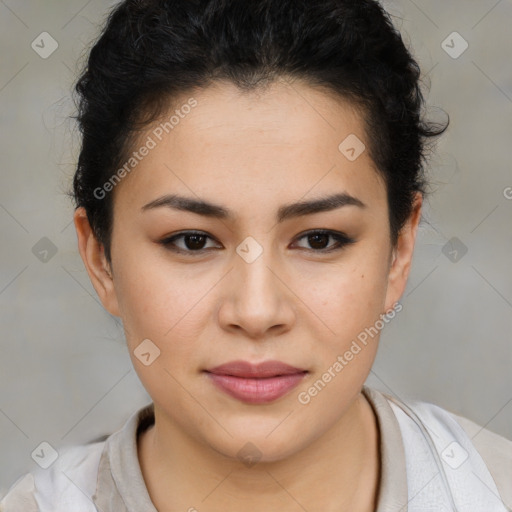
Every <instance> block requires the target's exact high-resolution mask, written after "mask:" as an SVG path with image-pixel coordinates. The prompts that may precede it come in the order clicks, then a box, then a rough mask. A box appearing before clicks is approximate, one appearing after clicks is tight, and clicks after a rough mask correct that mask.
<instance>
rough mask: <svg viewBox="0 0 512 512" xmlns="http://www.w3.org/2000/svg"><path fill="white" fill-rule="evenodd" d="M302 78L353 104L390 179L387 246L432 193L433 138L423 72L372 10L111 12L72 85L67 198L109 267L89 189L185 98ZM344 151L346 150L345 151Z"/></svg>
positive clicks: (151, 2) (261, 0)
mask: <svg viewBox="0 0 512 512" xmlns="http://www.w3.org/2000/svg"><path fill="white" fill-rule="evenodd" d="M280 78H286V79H288V80H290V81H292V80H300V81H302V82H305V83H307V84H309V85H311V86H312V87H320V88H322V89H324V88H325V90H326V91H328V92H331V93H332V94H334V95H338V96H339V97H340V98H343V99H346V100H348V101H350V102H351V103H352V104H353V105H354V106H356V107H357V108H359V109H360V112H361V113H362V115H363V117H364V121H365V128H366V134H365V135H366V139H367V142H368V144H367V146H369V147H368V151H369V155H370V157H371V158H372V160H373V162H374V163H375V165H376V168H377V170H378V172H379V173H380V174H381V176H382V177H383V179H384V182H385V184H386V190H387V198H388V205H389V223H390V233H391V242H392V244H393V245H395V244H396V241H397V239H398V234H399V232H400V229H401V228H402V227H403V225H404V223H405V221H406V220H407V218H408V217H409V215H410V213H411V211H412V206H413V199H414V194H415V192H416V191H420V192H422V193H423V194H425V193H426V185H427V182H426V179H425V172H424V167H425V160H426V158H425V156H426V151H427V148H428V147H429V145H428V144H427V142H428V140H429V138H431V137H434V136H436V135H439V134H440V133H442V132H443V131H444V130H445V129H446V126H440V125H438V124H435V123H432V122H428V121H425V120H424V119H423V117H422V116H423V114H422V111H423V106H424V98H423V96H422V92H421V88H420V69H419V66H418V64H417V62H416V61H415V60H414V58H413V57H412V56H411V54H410V52H409V51H408V49H407V48H406V46H405V45H404V43H403V40H402V37H401V35H400V33H399V32H398V31H397V30H396V29H395V28H394V26H393V24H392V21H391V18H390V16H389V15H388V14H387V13H386V11H385V10H384V9H383V8H382V7H381V5H380V4H379V3H378V2H377V1H375V0H124V1H122V2H120V3H119V4H117V5H116V6H114V8H113V9H112V11H111V12H110V13H109V15H108V17H107V19H106V22H105V24H104V27H103V28H102V30H101V33H100V35H99V37H98V39H97V41H96V42H95V43H94V45H93V46H92V48H91V50H90V53H89V55H88V59H87V62H86V65H85V68H84V70H83V72H82V74H81V76H79V78H78V80H77V83H76V85H75V92H76V93H78V101H77V110H78V114H77V116H76V119H77V120H78V125H79V128H80V132H81V136H82V139H81V151H80V155H79V159H78V165H77V169H76V172H75V176H74V180H73V191H72V192H71V195H72V196H73V197H74V199H75V204H76V207H79V206H83V207H85V210H86V212H87V217H88V220H89V223H90V224H91V226H92V229H93V232H94V234H95V236H96V238H97V239H98V241H100V242H101V243H102V244H103V246H104V249H105V254H106V257H107V259H108V261H109V262H110V258H111V255H110V240H111V234H112V224H113V211H112V210H113V205H112V194H111V193H110V194H107V195H106V196H105V197H101V198H99V197H98V194H95V193H94V191H95V190H97V189H98V187H101V186H102V185H103V184H104V183H105V182H107V181H108V180H109V179H110V178H111V177H112V175H113V174H114V173H115V172H116V170H117V169H118V167H119V166H121V165H122V164H123V162H124V161H125V160H126V157H127V155H128V154H129V152H130V148H131V146H132V145H133V141H134V140H135V136H136V134H137V133H140V131H141V130H142V129H143V128H144V127H145V126H148V125H149V124H151V123H152V122H154V121H155V120H157V119H159V118H160V117H161V116H162V115H165V114H166V113H167V112H168V111H169V110H170V109H171V104H172V102H173V99H175V98H176V97H177V96H178V95H180V96H181V95H183V94H187V93H192V92H193V91H194V90H198V89H201V88H206V87H207V86H208V85H210V84H212V82H214V81H217V80H228V81H230V82H231V83H233V84H235V85H236V86H237V87H239V88H240V89H241V90H247V91H250V90H254V89H261V88H265V87H266V86H268V85H270V84H272V83H273V82H274V81H275V80H276V79H280ZM340 142H341V141H340Z"/></svg>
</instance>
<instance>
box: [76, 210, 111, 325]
mask: <svg viewBox="0 0 512 512" xmlns="http://www.w3.org/2000/svg"><path fill="white" fill-rule="evenodd" d="M73 220H74V223H75V229H76V234H77V238H78V250H79V251H80V256H81V257H82V261H83V262H84V265H85V269H86V270H87V273H88V274H89V279H90V280H91V283H92V285H93V287H94V289H95V290H96V293H97V294H98V297H99V299H100V300H101V303H102V304H103V307H104V308H105V309H106V310H107V311H108V312H109V313H110V314H112V315H114V316H118V317H119V316H120V314H119V305H118V301H117V296H116V292H115V287H114V280H113V275H112V270H111V268H110V265H109V263H108V261H107V258H106V256H105V252H104V248H103V245H102V244H101V243H100V242H99V241H98V240H97V239H96V237H95V235H94V232H93V230H92V227H91V225H90V224H89V220H88V218H87V214H86V211H85V209H84V208H82V207H79V208H77V209H76V211H75V213H74V216H73Z"/></svg>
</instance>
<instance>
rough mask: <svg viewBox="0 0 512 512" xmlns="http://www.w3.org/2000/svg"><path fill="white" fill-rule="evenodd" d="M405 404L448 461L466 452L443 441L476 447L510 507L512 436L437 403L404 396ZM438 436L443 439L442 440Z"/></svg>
mask: <svg viewBox="0 0 512 512" xmlns="http://www.w3.org/2000/svg"><path fill="white" fill-rule="evenodd" d="M388 398H389V397H388ZM394 403H395V404H396V403H397V401H396V400H395V401H394ZM404 404H405V405H406V406H408V407H410V408H411V409H412V410H413V411H414V412H415V413H416V414H417V415H418V416H419V418H420V419H421V421H422V422H423V423H424V425H425V426H426V427H427V429H428V430H429V431H430V433H433V434H434V435H433V438H434V441H435V442H436V443H437V444H438V449H439V452H440V454H441V456H442V458H443V459H444V460H445V461H446V462H447V463H448V465H450V461H449V460H448V459H449V458H450V457H453V456H455V457H459V458H460V462H462V460H463V456H467V455H466V454H465V453H461V454H459V453H455V452H454V449H455V451H456V450H457V449H458V447H457V446H455V448H454V447H453V446H452V444H450V443H449V444H447V445H446V446H445V445H444V444H446V443H447V442H448V441H446V440H448V439H452V440H456V441H458V443H460V445H459V446H462V447H465V448H466V449H467V451H468V452H471V451H473V450H475V451H476V453H478V454H479V456H480V458H481V460H482V461H483V463H484V464H485V466H486V467H487V470H488V472H489V473H490V476H491V477H492V480H493V481H494V483H495V485H496V489H497V490H498V492H499V494H500V496H501V498H502V500H503V503H504V505H505V506H506V507H507V508H508V509H511V510H512V440H510V439H507V438H505V437H503V436H500V435H498V434H496V433H494V432H492V431H491V430H488V429H486V428H484V427H483V426H481V425H479V424H477V423H475V422H474V421H472V420H470V419H468V418H466V417H464V416H460V415H458V414H455V413H453V412H451V411H449V410H446V409H443V408H442V407H440V406H438V405H435V404H432V403H429V402H423V401H419V400H407V401H404V402H402V405H404ZM436 437H437V439H436ZM441 439H444V440H445V441H446V442H445V443H444V444H443V442H442V441H440V440H441ZM477 464H478V463H477Z"/></svg>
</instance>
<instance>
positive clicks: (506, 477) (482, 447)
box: [448, 412, 512, 509]
mask: <svg viewBox="0 0 512 512" xmlns="http://www.w3.org/2000/svg"><path fill="white" fill-rule="evenodd" d="M448 414H450V416H451V417H452V418H454V419H455V421H457V423H458V424H459V425H460V426H461V427H462V428H463V429H464V432H465V433H466V434H467V435H468V437H469V438H470V439H471V441H472V442H473V446H474V447H475V448H476V449H477V451H478V453H480V456H481V457H482V459H483V460H484V462H485V463H486V465H487V467H488V469H489V471H490V473H491V475H492V477H493V479H494V481H495V482H496V486H497V487H498V489H499V491H500V494H501V496H502V497H503V500H504V502H505V505H506V506H507V507H508V508H510V509H512V441H511V440H510V439H507V438H505V437H503V436H500V435H498V434H496V433H494V432H492V431H491V430H488V429H486V428H484V427H482V426H480V425H478V424H477V423H475V422H474V421H472V420H470V419H468V418H465V417H464V416H459V415H458V414H455V413H451V412H448Z"/></svg>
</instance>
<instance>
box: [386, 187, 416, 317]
mask: <svg viewBox="0 0 512 512" xmlns="http://www.w3.org/2000/svg"><path fill="white" fill-rule="evenodd" d="M422 204H423V194H421V192H416V194H415V199H414V203H413V209H412V212H411V215H410V216H409V218H408V219H407V221H406V223H405V224H404V226H403V228H402V229H401V230H400V234H399V235H398V241H397V245H396V247H395V248H394V249H393V253H392V258H391V265H390V269H389V275H388V288H387V292H386V306H385V307H386V311H389V310H390V309H391V308H392V307H393V305H394V304H395V303H396V302H397V301H398V300H400V297H401V296H402V294H403V293H404V290H405V287H406V286H407V279H408V277H409V272H410V270H411V265H412V256H413V252H414V245H415V242H416V233H417V231H418V225H419V223H420V218H421V207H422Z"/></svg>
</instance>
